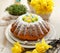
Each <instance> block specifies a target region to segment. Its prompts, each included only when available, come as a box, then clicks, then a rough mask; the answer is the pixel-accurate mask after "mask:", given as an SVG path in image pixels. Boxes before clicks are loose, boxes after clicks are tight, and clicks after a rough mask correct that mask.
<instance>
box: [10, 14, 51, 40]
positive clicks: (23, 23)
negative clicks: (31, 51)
mask: <svg viewBox="0 0 60 53" xmlns="http://www.w3.org/2000/svg"><path fill="white" fill-rule="evenodd" d="M49 31H50V28H49V26H48V23H47V22H45V21H44V20H42V18H41V17H40V16H38V15H35V14H24V15H22V16H20V17H19V18H18V19H17V20H16V21H15V22H14V23H13V24H12V26H11V32H12V34H13V36H14V37H16V38H18V39H20V40H24V41H25V40H27V41H36V40H38V39H42V38H43V37H44V36H46V35H47V34H48V32H49Z"/></svg>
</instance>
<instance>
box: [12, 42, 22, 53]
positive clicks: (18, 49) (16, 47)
mask: <svg viewBox="0 0 60 53" xmlns="http://www.w3.org/2000/svg"><path fill="white" fill-rule="evenodd" d="M22 51H23V48H22V47H21V45H20V43H19V42H16V43H14V46H13V47H12V53H21V52H22Z"/></svg>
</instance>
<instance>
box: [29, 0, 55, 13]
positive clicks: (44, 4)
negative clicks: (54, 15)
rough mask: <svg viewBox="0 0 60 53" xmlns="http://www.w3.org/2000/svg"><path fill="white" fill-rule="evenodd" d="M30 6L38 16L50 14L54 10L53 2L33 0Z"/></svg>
mask: <svg viewBox="0 0 60 53" xmlns="http://www.w3.org/2000/svg"><path fill="white" fill-rule="evenodd" d="M30 5H31V6H32V8H33V9H34V10H35V12H36V13H37V14H49V13H51V12H52V10H53V6H54V3H53V0H31V2H30Z"/></svg>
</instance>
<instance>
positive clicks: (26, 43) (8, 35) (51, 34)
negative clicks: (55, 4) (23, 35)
mask: <svg viewBox="0 0 60 53" xmlns="http://www.w3.org/2000/svg"><path fill="white" fill-rule="evenodd" d="M48 24H49V26H50V31H49V33H48V34H47V35H46V36H45V37H44V38H45V40H48V39H55V38H56V37H55V36H56V32H55V30H54V27H53V26H52V25H51V24H50V23H48ZM10 29H11V24H10V25H9V26H8V27H7V29H6V31H5V35H6V38H7V40H8V41H9V42H10V43H12V44H13V43H14V42H20V44H21V46H22V47H24V48H35V44H36V43H37V42H40V41H41V40H38V41H22V40H19V39H17V38H15V37H14V36H13V34H12V33H11V32H10Z"/></svg>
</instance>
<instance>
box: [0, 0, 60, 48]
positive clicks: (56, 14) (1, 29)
mask: <svg viewBox="0 0 60 53" xmlns="http://www.w3.org/2000/svg"><path fill="white" fill-rule="evenodd" d="M22 3H24V4H25V5H26V0H24V1H23V0H22ZM54 3H55V4H54V10H53V12H52V14H51V16H50V21H49V22H50V23H51V24H52V25H53V26H54V29H55V31H56V38H59V37H60V0H54ZM11 4H13V0H3V1H2V0H1V1H0V19H1V18H2V17H4V16H7V15H6V13H5V12H4V11H5V8H6V7H7V6H9V5H11ZM26 6H27V7H28V5H26ZM28 10H29V9H28ZM0 22H1V21H0ZM6 27H7V26H0V44H3V45H5V46H6V47H11V46H12V45H11V44H10V43H9V42H8V41H7V40H6V38H5V34H4V33H5V29H6ZM52 36H53V35H52Z"/></svg>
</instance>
